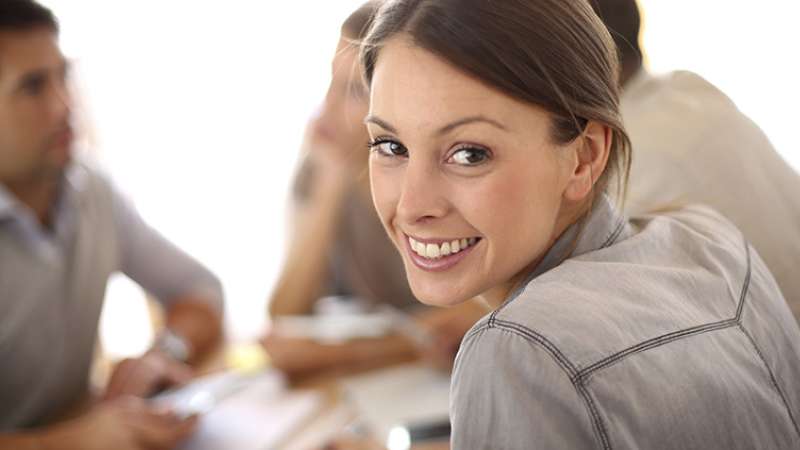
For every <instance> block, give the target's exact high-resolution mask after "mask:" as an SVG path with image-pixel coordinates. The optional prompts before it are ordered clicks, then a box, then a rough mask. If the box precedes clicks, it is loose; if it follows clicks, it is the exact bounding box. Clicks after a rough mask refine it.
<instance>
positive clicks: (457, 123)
mask: <svg viewBox="0 0 800 450" xmlns="http://www.w3.org/2000/svg"><path fill="white" fill-rule="evenodd" d="M476 122H483V123H488V124H489V125H492V126H494V127H495V128H499V129H501V130H503V131H508V129H507V128H506V127H505V126H503V124H501V123H500V122H498V121H496V120H493V119H490V118H488V117H485V116H480V115H479V116H470V117H465V118H463V119H459V120H456V121H455V122H452V123H450V124H448V125H445V126H443V127H442V128H440V129H439V131H437V132H436V134H438V135H440V136H441V135H443V134H447V133H449V132H451V131H453V130H455V129H456V128H458V127H461V126H464V125H468V124H471V123H476Z"/></svg>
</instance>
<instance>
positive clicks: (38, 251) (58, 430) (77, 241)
mask: <svg viewBox="0 0 800 450" xmlns="http://www.w3.org/2000/svg"><path fill="white" fill-rule="evenodd" d="M58 31H59V27H58V23H57V21H56V19H55V17H54V16H53V14H52V13H51V11H49V10H48V9H46V8H44V7H42V6H40V5H39V4H37V3H35V2H34V1H33V0H3V1H2V2H0V360H2V361H3V369H2V371H0V449H12V448H13V449H18V450H24V449H28V448H31V449H50V448H58V449H72V448H76V449H77V448H80V449H109V448H114V449H116V450H125V449H145V448H147V449H162V448H163V449H167V448H173V447H174V446H175V445H176V444H177V443H178V442H179V441H180V440H181V439H183V438H184V437H186V436H187V435H188V434H189V433H191V432H192V431H193V429H194V427H195V424H196V419H195V418H190V419H183V418H179V417H177V416H176V415H175V414H173V413H172V412H170V411H164V410H159V409H156V408H154V407H153V406H152V405H150V404H148V403H147V402H146V400H144V399H143V398H144V397H147V396H149V395H151V394H153V393H154V392H156V391H157V390H159V389H161V388H163V387H165V386H169V385H172V384H177V383H181V382H183V381H186V380H187V379H188V377H189V376H191V370H190V368H189V367H190V366H188V365H187V364H186V363H187V362H191V361H194V360H197V359H198V358H200V357H202V356H203V354H204V353H206V352H207V351H208V350H210V349H211V348H212V347H213V346H214V344H215V343H216V342H217V341H218V340H219V338H220V335H221V328H222V326H221V317H222V301H223V298H222V289H221V286H220V283H219V281H218V280H217V278H215V277H214V276H213V275H212V274H211V273H210V272H209V271H208V270H207V269H205V268H204V267H203V266H201V265H200V264H199V263H197V262H196V261H195V260H193V259H192V258H190V257H189V256H188V255H186V254H185V253H183V252H182V251H180V250H179V249H178V248H176V247H175V246H174V245H172V244H171V243H170V242H168V241H167V240H166V239H164V238H163V237H162V236H161V235H159V234H158V233H157V232H156V231H154V230H153V229H151V228H150V227H149V226H147V224H145V222H144V221H143V220H142V219H141V217H140V216H139V215H138V213H137V212H136V211H135V210H134V209H133V207H132V206H131V205H130V204H129V203H128V202H127V201H126V200H124V199H123V198H122V197H121V196H120V195H119V194H118V192H117V191H116V190H115V189H114V188H113V186H112V185H111V184H110V182H109V181H108V180H107V179H106V178H105V177H103V176H102V175H100V174H99V173H97V172H96V171H95V170H93V169H92V168H90V167H88V166H87V165H85V164H83V163H81V162H78V161H75V160H74V158H73V145H72V143H73V128H72V115H71V113H72V110H71V99H70V92H69V90H68V88H67V78H68V74H69V67H68V63H67V62H66V60H65V58H64V56H63V55H62V53H61V51H60V49H59V46H58V42H57V41H58ZM117 271H121V272H123V273H125V274H126V275H128V276H129V277H130V278H132V279H133V280H134V281H136V282H137V283H139V284H140V285H141V286H142V287H143V288H144V289H145V290H147V291H149V292H150V293H151V294H152V295H153V296H155V297H156V298H158V299H159V300H160V301H161V302H162V303H163V305H164V307H165V309H166V317H167V320H166V323H167V328H166V330H164V331H163V332H162V333H161V334H160V336H159V338H158V339H157V340H156V343H155V345H154V346H153V348H152V349H151V350H150V351H148V352H147V353H146V354H145V355H143V356H142V357H140V358H136V359H131V360H126V361H123V362H122V363H120V364H119V365H118V366H117V367H116V368H115V369H114V371H113V373H112V375H111V378H110V382H109V384H108V386H107V388H106V391H105V393H104V395H103V399H102V400H101V401H100V402H98V403H96V404H95V405H93V406H91V407H89V410H88V412H86V413H84V414H83V415H81V416H79V417H77V418H75V419H72V420H69V421H65V422H60V423H56V424H54V421H56V419H57V418H59V417H61V416H62V415H63V414H64V411H65V410H69V409H70V408H71V407H73V405H74V404H76V403H77V402H80V401H81V399H85V398H86V397H87V395H88V388H89V370H90V365H91V363H92V356H93V350H94V347H95V342H96V339H97V328H98V320H99V316H100V311H101V309H102V303H103V297H104V291H105V286H106V283H107V280H108V277H109V276H110V275H111V274H112V273H114V272H117Z"/></svg>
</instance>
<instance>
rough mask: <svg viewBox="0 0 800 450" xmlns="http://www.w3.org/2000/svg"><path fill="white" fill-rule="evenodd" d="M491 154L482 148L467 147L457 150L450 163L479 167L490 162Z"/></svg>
mask: <svg viewBox="0 0 800 450" xmlns="http://www.w3.org/2000/svg"><path fill="white" fill-rule="evenodd" d="M489 157H490V155H489V152H488V151H487V150H484V149H482V148H473V147H467V148H462V149H460V150H457V151H456V152H455V153H453V155H452V156H451V157H450V159H449V161H448V162H452V163H455V164H459V165H462V166H477V165H479V164H482V163H484V162H486V161H487V160H489Z"/></svg>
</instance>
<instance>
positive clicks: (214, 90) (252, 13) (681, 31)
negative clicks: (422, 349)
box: [42, 0, 800, 358]
mask: <svg viewBox="0 0 800 450" xmlns="http://www.w3.org/2000/svg"><path fill="white" fill-rule="evenodd" d="M42 3H44V4H45V5H47V6H49V7H51V8H52V9H53V11H54V12H55V14H56V15H57V16H58V17H59V18H60V20H61V26H62V34H61V39H62V47H63V49H64V51H65V53H66V54H67V56H68V57H69V58H71V59H72V60H73V61H74V64H75V82H76V84H77V89H78V91H79V97H80V98H81V103H82V107H81V109H82V113H83V114H82V115H83V116H85V117H86V121H87V123H88V124H90V126H89V130H88V131H89V132H88V134H87V140H86V143H85V147H86V148H87V149H88V153H89V157H90V158H92V159H94V160H96V161H98V162H99V164H100V165H101V166H102V167H104V168H105V169H106V170H107V171H108V172H110V173H111V174H112V176H113V178H114V179H115V181H116V182H117V184H118V185H119V187H120V188H121V189H122V191H124V192H125V193H127V194H128V195H129V196H130V197H131V198H132V199H133V200H134V202H135V203H136V205H137V206H138V208H139V210H140V212H141V213H142V215H143V216H144V217H145V218H146V219H147V220H148V221H149V222H150V223H151V224H152V225H153V226H154V227H156V228H157V229H158V230H160V231H161V232H162V233H164V234H165V235H166V236H167V237H168V238H169V239H170V240H172V241H173V242H175V243H176V244H178V245H179V246H180V247H182V248H184V249H187V250H188V251H189V252H190V253H192V254H193V255H194V256H195V257H197V258H198V259H200V260H201V261H202V262H204V263H205V264H206V265H207V266H208V267H209V268H211V269H212V270H213V271H215V272H216V273H217V274H218V275H219V276H220V278H221V279H222V281H223V283H224V286H225V290H226V295H227V302H228V303H227V325H228V329H229V335H230V337H231V338H232V339H233V340H236V341H239V340H247V339H250V338H252V337H255V336H256V335H258V334H260V333H261V331H262V330H263V327H264V325H265V321H266V313H265V310H266V305H265V302H266V298H267V296H268V294H269V292H270V290H271V288H272V285H273V283H274V282H275V280H276V278H277V276H278V271H279V268H280V265H281V261H282V258H283V255H284V251H285V247H286V244H285V236H286V225H287V224H286V220H285V210H286V206H287V202H286V200H287V193H288V189H289V185H290V181H291V178H292V175H293V172H294V170H295V166H296V164H297V161H298V155H299V150H298V147H299V145H300V142H301V138H302V132H303V129H304V126H305V123H306V121H307V120H308V118H309V117H310V116H311V115H312V114H313V113H314V111H315V108H316V107H317V105H318V104H319V102H320V101H321V100H322V98H323V97H324V94H325V89H326V87H327V84H328V81H329V78H330V67H329V62H330V59H331V56H332V54H333V52H334V49H335V45H336V42H337V38H338V33H339V25H340V23H341V22H342V20H343V19H344V18H345V17H346V16H347V15H348V14H349V13H350V12H351V11H352V10H354V9H355V8H356V7H358V6H359V5H360V4H361V0H292V1H286V2H262V1H256V0H228V1H226V2H202V1H190V0H169V1H164V0H139V1H137V2H130V1H124V0H81V1H75V0H43V1H42ZM640 5H641V7H642V9H643V13H644V20H645V24H644V36H643V44H644V48H645V49H646V51H647V58H648V63H649V66H650V68H651V70H652V71H654V72H664V71H670V70H676V69H688V70H692V71H694V72H697V73H699V74H700V75H702V76H703V77H705V78H707V79H708V80H710V81H711V82H712V83H714V84H716V85H717V86H718V87H720V88H721V89H722V90H723V91H725V92H726V93H727V94H728V95H729V96H730V97H731V98H732V99H733V100H734V101H735V102H736V103H737V105H738V106H739V108H740V109H741V110H742V111H743V112H744V113H745V114H747V115H749V116H750V117H751V118H752V119H753V120H755V122H756V123H758V124H759V125H760V126H761V127H762V128H763V129H764V131H765V132H766V134H767V135H768V136H769V137H770V139H771V140H772V142H773V144H774V146H775V147H776V148H777V150H778V151H779V152H780V153H781V154H782V155H783V157H784V158H785V159H786V160H787V161H788V162H789V163H790V164H791V165H792V166H793V167H794V168H795V169H797V170H800V145H799V144H798V143H797V140H796V138H795V135H796V132H795V127H796V126H797V125H796V124H795V122H796V120H797V119H796V117H797V114H796V113H792V111H793V110H794V107H796V106H797V105H800V88H798V82H799V81H800V63H798V62H797V59H796V55H797V54H798V53H800V48H798V47H800V29H799V28H798V27H797V25H796V24H797V23H798V19H800V3H798V2H795V1H786V0H761V1H758V2H747V1H737V0H703V1H697V0H670V1H664V0H640ZM797 194H798V195H800V193H797ZM107 295H108V299H109V301H108V302H107V304H106V308H105V310H104V315H103V320H102V323H101V339H102V342H103V346H104V348H105V351H106V352H107V353H108V355H109V356H111V357H112V358H117V357H124V356H128V355H134V354H138V353H140V352H142V351H144V350H146V348H147V347H148V345H149V343H150V339H152V332H149V331H148V330H149V329H150V328H149V327H148V324H149V323H150V317H149V315H148V309H147V306H146V304H145V302H144V293H143V292H141V290H139V288H137V287H136V286H135V285H133V284H132V283H131V282H129V281H127V280H126V279H125V278H124V277H121V276H119V277H117V278H115V279H114V280H113V281H112V282H111V284H110V285H109V289H108V293H107Z"/></svg>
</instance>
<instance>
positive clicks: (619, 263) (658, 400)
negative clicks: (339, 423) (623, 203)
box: [451, 197, 800, 450]
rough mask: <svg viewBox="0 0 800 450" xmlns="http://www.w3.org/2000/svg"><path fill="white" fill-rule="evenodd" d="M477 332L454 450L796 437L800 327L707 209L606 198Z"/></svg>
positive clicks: (462, 384)
mask: <svg viewBox="0 0 800 450" xmlns="http://www.w3.org/2000/svg"><path fill="white" fill-rule="evenodd" d="M574 233H575V227H573V229H570V230H569V231H568V233H565V236H564V237H563V238H561V239H560V240H559V241H558V242H557V243H556V245H555V246H554V247H553V249H551V251H550V252H549V253H548V255H547V256H546V257H545V260H544V261H543V262H542V264H540V266H539V267H538V268H537V269H536V271H535V273H533V274H532V275H531V276H530V277H529V279H528V280H527V281H526V283H525V284H524V285H523V287H522V288H520V289H519V290H517V291H516V292H515V293H513V294H512V295H511V296H510V299H509V300H508V301H507V302H506V303H505V304H504V305H503V306H501V307H500V308H499V309H497V310H496V311H494V312H493V313H492V314H490V315H489V316H487V317H486V318H484V319H483V320H481V321H480V322H479V323H478V324H476V325H475V327H474V328H473V329H472V330H471V331H470V332H469V333H468V334H467V336H466V337H465V339H464V341H463V343H462V346H461V349H460V351H459V355H458V357H457V361H456V367H455V370H454V373H453V384H452V392H451V419H452V422H453V440H452V443H453V448H454V449H458V450H463V449H493V450H501V449H775V450H777V449H798V448H800V428H798V420H800V329H798V326H797V324H796V322H795V320H794V318H793V316H792V314H791V312H790V310H789V308H788V307H787V305H786V303H785V301H784V299H783V298H782V296H781V294H780V290H779V288H778V287H777V285H776V283H775V280H774V278H773V277H772V275H771V274H770V273H769V271H768V270H767V269H766V267H765V265H764V263H763V261H762V260H761V258H760V257H759V256H758V254H757V253H756V252H755V251H754V250H753V248H752V247H751V246H749V245H748V244H747V243H746V242H744V239H743V238H742V235H741V233H739V232H738V230H736V229H735V228H734V227H733V226H732V225H730V224H729V223H728V222H726V221H725V219H723V218H722V217H721V216H719V215H718V214H716V213H714V212H713V211H711V210H710V209H707V208H705V207H689V208H686V209H683V210H680V211H677V212H673V213H670V214H669V215H661V216H649V217H643V218H637V219H633V220H630V221H629V220H627V219H625V218H623V217H622V216H620V215H619V214H617V213H616V211H615V209H614V208H613V207H612V206H611V204H610V202H609V201H608V199H607V198H605V197H604V198H602V199H601V201H600V202H598V204H597V205H596V207H595V210H594V215H593V216H592V218H591V219H590V220H589V222H588V224H587V226H586V228H585V230H584V232H583V234H582V236H581V238H580V240H579V241H578V246H577V248H576V251H575V252H574V255H577V256H572V257H570V258H569V259H567V260H565V261H564V262H561V263H560V261H561V259H563V258H561V257H560V256H559V255H564V254H565V252H566V250H567V249H568V248H569V246H570V243H571V242H572V240H573V239H572V236H574Z"/></svg>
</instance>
